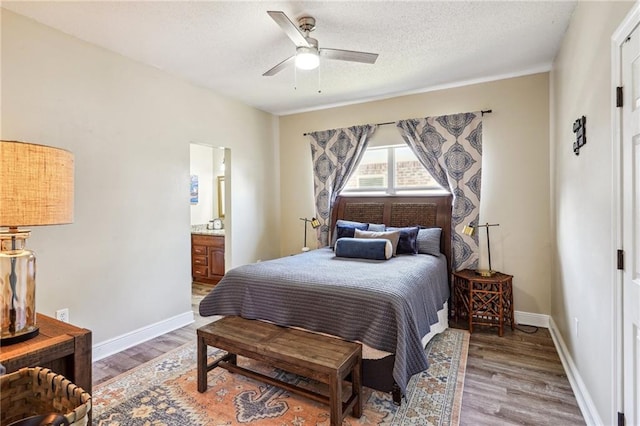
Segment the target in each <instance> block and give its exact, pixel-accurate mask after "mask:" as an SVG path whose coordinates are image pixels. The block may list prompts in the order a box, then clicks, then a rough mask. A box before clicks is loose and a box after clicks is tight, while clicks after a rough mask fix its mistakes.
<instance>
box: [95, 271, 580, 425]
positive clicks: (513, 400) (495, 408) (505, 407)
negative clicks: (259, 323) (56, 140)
mask: <svg viewBox="0 0 640 426" xmlns="http://www.w3.org/2000/svg"><path fill="white" fill-rule="evenodd" d="M208 291H209V287H207V286H203V285H199V284H194V285H193V309H194V313H195V319H196V321H195V322H194V323H193V324H191V325H189V326H187V327H183V328H181V329H179V330H175V331H172V332H171V333H167V334H165V335H162V336H159V337H156V338H155V339H152V340H150V341H148V342H145V343H142V344H140V345H138V346H135V347H133V348H130V349H127V350H125V351H123V352H120V353H118V354H115V355H112V356H110V357H107V358H104V359H102V360H100V361H97V362H95V363H93V385H94V386H95V385H97V384H100V383H102V382H104V381H106V380H109V379H111V378H113V377H115V376H118V375H120V374H122V373H124V372H126V371H128V370H130V369H132V368H134V367H136V366H138V365H140V364H142V363H144V362H147V361H150V360H152V359H153V358H155V357H157V356H159V355H161V354H163V353H165V352H167V351H169V350H171V349H174V348H176V347H178V346H181V345H183V344H185V343H187V342H189V341H193V340H195V334H196V333H195V330H196V329H197V328H198V327H200V326H201V325H204V324H206V323H208V322H210V321H212V319H213V318H211V317H208V318H202V317H200V316H199V315H198V313H197V312H198V304H199V303H200V300H201V299H202V297H204V295H206V294H207V292H208ZM453 326H461V325H458V324H453ZM522 329H523V330H527V331H529V329H530V327H522ZM460 424H461V425H469V426H471V425H473V426H482V425H491V426H493V425H554V426H556V425H563V426H565V425H567V426H568V425H584V424H585V422H584V419H583V417H582V415H581V414H580V410H579V409H578V405H577V403H576V399H575V397H574V395H573V392H572V391H571V387H570V386H569V381H568V380H567V377H566V375H565V374H564V370H563V368H562V364H561V362H560V358H559V357H558V354H557V352H556V349H555V347H554V345H553V341H552V339H551V336H550V334H549V331H548V330H547V329H539V330H538V331H537V332H536V333H534V334H528V333H525V332H523V331H520V330H515V331H511V330H510V329H508V330H507V331H505V333H504V336H503V337H498V334H497V331H496V330H495V329H493V330H489V329H482V328H479V329H476V328H474V332H473V334H472V335H471V341H470V344H469V356H468V360H467V368H466V376H465V383H464V394H463V398H462V411H461V415H460Z"/></svg>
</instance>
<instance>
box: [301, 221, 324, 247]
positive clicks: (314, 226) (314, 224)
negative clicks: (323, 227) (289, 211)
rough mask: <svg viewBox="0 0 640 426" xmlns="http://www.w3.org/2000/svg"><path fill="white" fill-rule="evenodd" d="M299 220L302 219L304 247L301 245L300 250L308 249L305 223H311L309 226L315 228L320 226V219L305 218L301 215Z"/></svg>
mask: <svg viewBox="0 0 640 426" xmlns="http://www.w3.org/2000/svg"><path fill="white" fill-rule="evenodd" d="M300 220H304V247H302V251H309V250H310V249H309V247H307V223H311V227H312V228H313V229H316V228H317V227H319V226H320V221H319V220H318V219H316V218H315V217H312V218H311V219H307V218H306V217H301V218H300Z"/></svg>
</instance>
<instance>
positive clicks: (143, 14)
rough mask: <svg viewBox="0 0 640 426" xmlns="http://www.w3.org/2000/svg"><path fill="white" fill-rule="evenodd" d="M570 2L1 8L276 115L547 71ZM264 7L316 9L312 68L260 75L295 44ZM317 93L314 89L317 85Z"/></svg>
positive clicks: (26, 4) (300, 12)
mask: <svg viewBox="0 0 640 426" xmlns="http://www.w3.org/2000/svg"><path fill="white" fill-rule="evenodd" d="M575 4H576V3H575V1H542V2H534V1H474V2H466V1H445V2H433V1H375V2H374V1H349V2H344V1H305V2H300V1H284V2H272V1H260V2H257V1H248V2H247V1H243V2H237V1H153V2H151V1H139V2H132V1H131V2H130V1H126V2H125V1H91V2H89V1H75V2H66V1H65V2H30V1H17V2H12V1H2V7H3V8H6V9H9V10H12V11H14V12H16V13H19V14H21V15H25V16H27V17H30V18H32V19H34V20H36V21H38V22H41V23H43V24H45V25H48V26H51V27H53V28H56V29H59V30H61V31H63V32H65V33H67V34H70V35H73V36H75V37H77V38H80V39H82V40H85V41H87V42H90V43H93V44H96V45H98V46H102V47H104V48H106V49H109V50H112V51H114V52H117V53H120V54H122V55H124V56H126V57H129V58H131V59H134V60H136V61H139V62H143V63H145V64H148V65H151V66H154V67H157V68H160V69H162V70H165V71H167V72H170V73H172V74H175V75H178V76H181V77H183V78H185V79H187V80H189V81H191V82H193V83H195V84H197V85H199V86H204V87H208V88H211V89H212V90H214V91H216V92H218V93H220V94H223V95H226V96H228V97H231V98H235V99H238V100H240V101H242V102H244V103H246V104H248V105H251V106H254V107H256V108H259V109H262V110H264V111H268V112H271V113H274V114H287V113H292V112H297V111H305V110H312V109H319V108H323V107H327V106H332V105H339V104H347V103H354V102H358V101H363V100H369V99H379V98H384V97H390V96H397V95H400V94H405V93H416V92H420V91H424V90H426V89H429V88H434V87H443V86H448V85H455V84H457V83H460V82H468V81H481V80H490V79H495V78H498V77H501V76H510V75H522V74H528V73H532V72H540V71H546V70H548V69H550V65H551V62H552V61H553V58H554V56H555V54H556V52H557V49H558V47H559V44H560V42H561V40H562V37H563V35H564V32H565V30H566V28H567V25H568V22H569V19H570V17H571V13H572V12H573V9H574V7H575ZM267 10H281V11H283V12H285V13H286V14H287V15H288V16H289V17H290V19H291V20H292V21H294V22H295V20H296V19H297V18H298V17H301V16H305V15H311V16H313V17H314V18H316V20H317V23H316V30H315V31H314V32H313V33H312V34H311V35H312V37H314V38H316V39H318V41H319V43H320V47H321V48H322V47H331V48H337V49H347V50H362V51H366V52H373V53H379V55H380V56H379V57H378V61H377V62H376V64H374V65H368V64H360V63H347V62H340V61H331V60H327V59H323V60H322V62H321V64H320V68H319V70H320V71H319V72H318V70H314V71H298V72H297V73H294V70H293V68H289V69H286V70H284V71H282V72H280V73H279V74H277V75H275V76H273V77H263V76H262V73H264V72H265V71H266V70H268V69H270V68H271V67H272V66H274V65H276V64H277V63H279V62H280V61H282V60H284V59H286V58H287V57H289V56H291V55H292V54H294V53H295V46H294V44H293V43H292V42H291V40H290V39H289V38H287V37H286V35H285V34H284V33H283V31H282V30H281V29H280V27H278V25H277V24H276V23H275V22H274V21H273V20H272V19H271V18H270V17H269V15H267V13H266V11H267ZM319 88H320V89H321V93H318V89H319Z"/></svg>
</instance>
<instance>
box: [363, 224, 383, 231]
mask: <svg viewBox="0 0 640 426" xmlns="http://www.w3.org/2000/svg"><path fill="white" fill-rule="evenodd" d="M386 230H387V226H386V225H385V224H384V223H370V224H369V227H368V228H367V231H373V232H384V231H386Z"/></svg>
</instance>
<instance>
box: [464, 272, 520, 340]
mask: <svg viewBox="0 0 640 426" xmlns="http://www.w3.org/2000/svg"><path fill="white" fill-rule="evenodd" d="M512 281H513V275H507V274H503V273H501V272H496V273H495V274H494V275H493V276H491V277H483V276H481V275H479V274H477V273H476V272H475V271H472V270H469V269H465V270H462V271H458V272H454V273H453V305H454V316H455V318H456V320H457V319H459V318H468V320H469V332H470V333H473V326H474V325H487V326H490V327H498V334H499V335H500V336H501V337H502V335H503V332H504V325H505V323H506V324H508V325H511V329H512V330H513V329H514V327H515V321H514V318H513V284H512Z"/></svg>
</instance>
